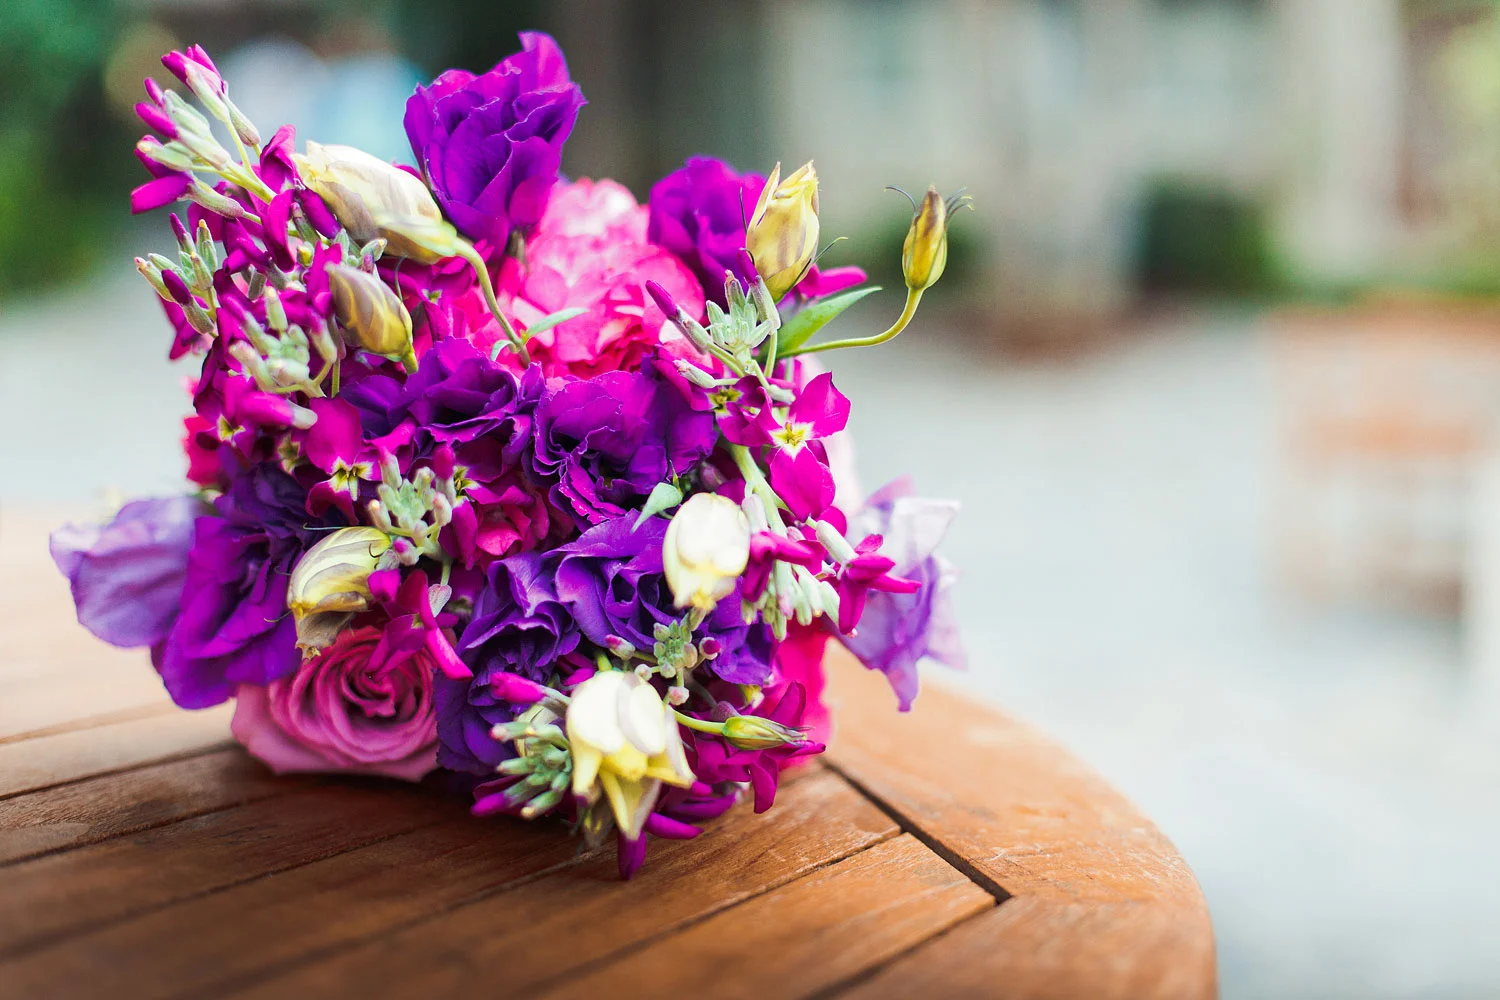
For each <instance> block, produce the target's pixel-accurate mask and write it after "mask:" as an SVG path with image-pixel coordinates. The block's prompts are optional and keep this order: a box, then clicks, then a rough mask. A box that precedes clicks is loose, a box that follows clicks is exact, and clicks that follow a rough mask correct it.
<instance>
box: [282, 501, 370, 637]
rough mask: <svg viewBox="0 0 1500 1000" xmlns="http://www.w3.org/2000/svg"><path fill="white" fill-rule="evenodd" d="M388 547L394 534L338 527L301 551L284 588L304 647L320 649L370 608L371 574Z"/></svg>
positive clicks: (288, 605) (298, 635) (287, 602)
mask: <svg viewBox="0 0 1500 1000" xmlns="http://www.w3.org/2000/svg"><path fill="white" fill-rule="evenodd" d="M390 547H391V539H390V536H388V535H387V534H386V533H385V532H383V531H380V530H379V529H376V528H340V529H338V530H337V531H333V532H330V533H328V534H327V535H325V536H324V537H323V540H322V541H320V542H318V544H316V545H314V546H313V547H312V548H310V549H308V550H307V551H306V552H305V553H303V555H302V558H301V559H299V560H297V565H296V566H294V567H293V568H292V576H291V579H290V580H289V581H288V582H287V591H286V606H287V608H288V609H289V610H290V611H291V612H292V617H293V618H294V619H295V620H296V623H297V646H298V647H299V648H300V649H302V650H303V651H304V652H316V651H317V650H320V649H322V648H323V647H324V646H327V645H328V644H329V643H331V642H333V640H334V639H335V638H336V637H337V636H338V634H339V632H340V631H342V630H343V628H344V626H345V625H347V624H349V621H350V620H351V619H352V618H353V617H354V616H355V615H356V614H357V613H359V612H361V611H365V610H367V609H368V608H369V606H370V574H371V573H373V572H374V571H375V568H376V566H377V565H378V564H379V562H380V557H381V556H382V555H384V554H385V551H386V550H387V549H389V548H390Z"/></svg>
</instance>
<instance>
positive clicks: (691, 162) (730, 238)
mask: <svg viewBox="0 0 1500 1000" xmlns="http://www.w3.org/2000/svg"><path fill="white" fill-rule="evenodd" d="M765 186H766V179H765V177H763V176H761V175H760V174H741V173H738V172H737V171H736V170H735V169H734V168H733V167H731V166H730V165H729V164H727V163H725V162H724V161H723V160H719V159H715V158H714V157H712V156H691V157H688V161H687V163H686V164H684V165H683V166H681V167H679V168H678V169H676V170H674V171H672V172H671V173H670V174H667V176H665V177H663V178H662V179H661V180H659V181H657V182H656V184H655V185H654V186H652V188H651V201H650V204H651V218H650V223H649V224H648V226H647V229H646V238H647V239H648V240H650V241H651V242H652V243H655V244H656V245H657V246H659V247H661V248H663V249H664V250H668V251H670V252H671V253H672V255H673V256H675V257H676V258H677V259H678V260H680V261H682V262H683V263H684V264H686V265H687V267H688V270H690V271H692V272H693V274H694V275H695V276H696V277H697V278H698V281H699V282H701V283H702V285H703V294H704V295H705V296H707V297H708V298H709V299H710V300H711V301H713V302H717V303H718V304H719V305H720V306H723V305H725V299H724V273H725V272H726V271H728V272H731V273H733V274H734V276H735V277H736V278H738V279H740V281H741V282H745V283H748V282H751V281H754V280H755V275H754V274H746V273H744V270H743V268H742V266H741V264H740V251H742V250H744V249H745V221H746V220H747V219H749V218H750V213H751V212H753V211H755V203H756V200H757V199H759V198H760V192H761V188H763V187H765Z"/></svg>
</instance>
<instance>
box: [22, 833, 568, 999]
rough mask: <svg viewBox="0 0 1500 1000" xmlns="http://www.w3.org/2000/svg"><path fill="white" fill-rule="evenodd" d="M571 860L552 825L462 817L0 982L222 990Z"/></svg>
mask: <svg viewBox="0 0 1500 1000" xmlns="http://www.w3.org/2000/svg"><path fill="white" fill-rule="evenodd" d="M576 855H577V845H576V844H575V843H574V842H572V841H570V840H569V839H568V838H567V837H566V835H565V832H564V831H563V830H562V829H561V828H560V826H559V825H558V824H556V823H535V824H532V823H524V822H522V821H520V820H497V821H493V822H478V821H476V820H474V819H472V818H471V817H467V816H466V817H463V818H461V819H457V820H453V821H451V822H447V823H443V824H440V825H438V826H434V827H428V828H425V829H420V830H415V831H412V832H410V833H406V834H401V835H399V836H396V837H392V838H391V839H389V840H384V841H381V842H379V843H376V844H371V845H368V846H366V847H362V848H358V849H356V850H352V851H349V852H348V853H345V854H339V855H336V856H334V857H331V858H325V859H323V860H321V861H315V862H312V863H310V864H307V865H303V866H301V867H299V868H293V869H291V870H289V871H283V872H279V873H277V874H273V875H270V876H268V877H266V878H262V879H256V880H254V881H251V882H247V883H245V884H244V885H241V886H237V887H235V888H233V889H230V890H227V891H224V892H215V893H211V894H209V895H206V896H199V897H196V898H194V899H190V900H186V901H184V902H182V903H178V904H176V905H174V906H169V907H167V908H165V909H159V910H156V911H155V912H153V913H148V914H146V915H144V916H141V917H137V918H135V919H133V920H127V921H123V922H120V923H115V924H110V925H109V926H106V927H104V928H101V929H99V930H96V931H94V932H91V933H85V934H81V935H77V936H74V937H69V938H67V939H66V940H64V941H61V942H59V943H57V944H55V945H53V946H52V947H50V948H46V949H43V950H41V951H36V952H32V953H31V954H28V955H26V956H25V957H24V958H21V959H19V960H16V961H12V962H0V982H5V983H7V984H8V986H9V988H11V989H13V990H15V991H16V992H17V994H18V995H22V996H28V997H30V996H36V997H41V996H46V995H47V994H48V993H49V991H52V990H54V989H55V988H56V986H57V984H59V983H61V982H65V981H66V980H67V978H68V977H69V976H74V975H83V976H85V977H90V978H95V977H97V978H98V979H100V980H106V979H107V980H108V982H110V984H111V986H112V988H113V989H114V990H116V991H118V993H119V994H121V995H124V996H129V997H139V998H148V997H172V996H182V995H184V994H196V995H215V996H217V995H222V994H223V993H224V992H225V991H227V990H228V989H229V988H230V987H231V986H232V985H234V984H236V983H239V984H244V983H247V982H252V981H254V979H255V978H257V977H258V976H259V975H261V974H264V973H266V972H267V971H268V970H274V969H276V968H277V967H278V966H282V965H286V964H288V963H291V962H295V961H297V960H299V959H304V958H307V957H309V956H313V955H316V954H318V953H320V952H326V951H330V950H333V949H336V948H338V947H339V946H341V945H346V944H351V943H355V942H358V941H361V940H364V939H369V938H372V937H376V936H378V935H380V934H382V933H383V932H387V931H390V930H391V929H392V928H395V927H398V926H400V925H402V924H406V923H411V922H412V921H414V920H417V919H420V918H422V917H426V916H430V915H431V914H433V913H437V912H440V911H442V910H445V909H448V908H451V907H453V906H456V905H459V904H461V903H463V902H466V901H468V900H471V899H473V898H475V897H477V896H481V895H483V894H485V893H487V892H491V891H493V890H495V889H496V888H498V887H501V886H504V885H506V884H507V883H510V882H513V881H515V880H516V879H519V878H523V877H526V876H530V875H535V874H536V873H538V872H541V871H545V870H546V869H548V868H553V867H556V866H558V865H562V864H567V863H570V862H571V861H573V859H574V858H575V857H576ZM185 927H192V928H195V931H194V933H192V934H183V933H182V929H183V928H185ZM247 942H254V946H253V947H246V943H247ZM64 995H66V994H64Z"/></svg>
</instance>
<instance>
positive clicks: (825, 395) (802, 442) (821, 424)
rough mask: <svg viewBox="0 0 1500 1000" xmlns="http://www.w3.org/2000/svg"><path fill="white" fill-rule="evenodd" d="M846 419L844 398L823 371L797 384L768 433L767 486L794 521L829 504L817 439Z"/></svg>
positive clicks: (830, 485) (829, 485) (829, 478)
mask: <svg viewBox="0 0 1500 1000" xmlns="http://www.w3.org/2000/svg"><path fill="white" fill-rule="evenodd" d="M848 423H849V399H848V397H846V396H845V395H844V394H843V393H841V392H839V391H838V390H837V389H835V388H834V386H833V376H832V375H831V374H829V373H828V372H824V373H822V374H821V375H817V376H814V377H813V379H812V380H811V381H810V382H808V383H807V385H805V386H803V387H802V389H801V391H800V392H798V394H797V399H796V401H795V402H793V403H792V405H791V406H790V407H789V408H788V410H787V416H786V419H785V420H784V421H782V422H781V424H780V426H778V427H776V428H775V429H774V430H772V431H771V432H770V438H771V444H772V447H773V449H774V450H773V451H772V453H771V487H772V488H773V489H774V490H776V493H777V495H778V496H780V497H781V499H782V500H784V501H786V505H787V507H788V508H789V509H790V510H791V512H792V514H793V515H794V516H796V517H797V519H798V520H806V519H808V518H810V517H817V516H819V515H820V514H822V513H823V511H825V510H827V509H828V507H829V505H830V504H832V503H833V497H834V493H835V492H836V488H835V485H834V481H833V473H832V472H831V471H830V470H829V467H828V455H827V452H825V451H824V450H823V447H822V445H821V444H820V443H819V440H818V439H820V438H826V437H828V436H829V435H831V434H837V433H838V432H839V431H841V430H843V429H844V427H845V426H846V425H847V424H848Z"/></svg>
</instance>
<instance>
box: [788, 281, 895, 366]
mask: <svg viewBox="0 0 1500 1000" xmlns="http://www.w3.org/2000/svg"><path fill="white" fill-rule="evenodd" d="M921 301H922V290H921V289H919V288H908V289H907V290H906V306H905V307H904V308H903V309H902V310H901V315H900V316H897V317H896V322H894V323H892V324H891V325H890V327H889V328H888V329H886V330H885V331H884V332H882V333H877V334H876V335H875V336H873V337H852V338H850V339H848V340H830V341H828V342H827V343H825V344H813V345H811V346H809V347H803V348H799V349H798V350H796V351H793V352H792V353H793V354H815V353H817V352H818V351H833V350H837V349H838V348H841V347H874V346H875V345H876V344H883V343H885V342H886V341H887V340H894V339H895V337H896V334H898V333H900V332H901V331H902V330H905V329H906V325H907V324H908V323H910V322H911V318H912V317H913V316H915V315H916V314H917V304H918V303H919V302H921Z"/></svg>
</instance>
